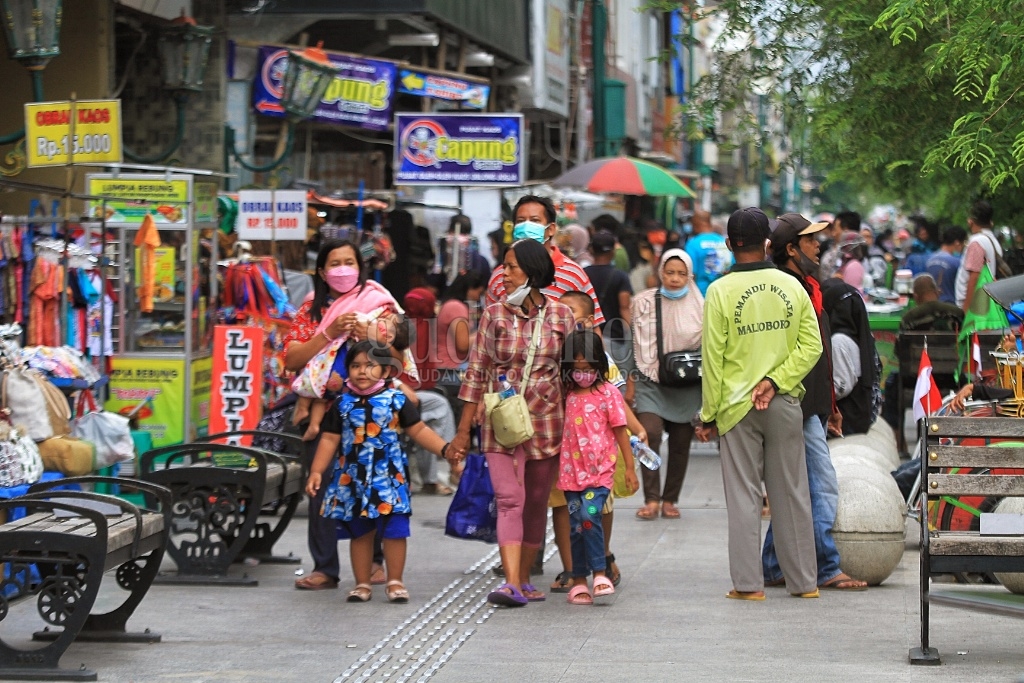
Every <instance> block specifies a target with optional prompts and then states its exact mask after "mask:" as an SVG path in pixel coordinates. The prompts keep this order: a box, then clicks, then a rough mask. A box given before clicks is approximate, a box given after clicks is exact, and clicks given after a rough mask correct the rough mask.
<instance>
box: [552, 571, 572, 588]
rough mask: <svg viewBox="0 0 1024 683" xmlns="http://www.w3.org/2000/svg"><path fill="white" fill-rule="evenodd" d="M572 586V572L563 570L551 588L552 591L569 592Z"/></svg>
mask: <svg viewBox="0 0 1024 683" xmlns="http://www.w3.org/2000/svg"><path fill="white" fill-rule="evenodd" d="M570 588H572V574H570V573H569V572H566V571H563V572H559V573H558V576H556V577H555V580H554V582H552V584H551V588H550V589H549V590H550V591H551V592H552V593H568V592H569V589H570Z"/></svg>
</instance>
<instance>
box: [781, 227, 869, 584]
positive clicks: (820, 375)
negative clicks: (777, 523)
mask: <svg viewBox="0 0 1024 683" xmlns="http://www.w3.org/2000/svg"><path fill="white" fill-rule="evenodd" d="M827 225H828V224H827V223H811V222H810V221H809V220H807V219H806V218H804V217H803V216H801V215H800V214H797V213H787V214H783V215H781V216H779V218H778V219H777V220H776V221H775V224H774V226H773V230H772V235H771V255H772V261H774V262H775V265H776V266H777V267H778V268H779V270H781V271H782V272H783V273H787V274H789V275H792V276H793V277H795V278H796V279H797V280H799V281H800V284H802V285H803V287H804V289H805V290H807V294H808V296H810V298H811V304H812V305H813V306H814V312H815V314H816V315H817V317H818V329H819V331H820V332H821V343H822V347H823V349H824V352H823V353H822V354H821V356H820V357H819V358H818V362H817V364H815V366H814V368H813V369H812V370H811V371H810V373H808V375H807V376H806V377H805V378H804V380H803V385H804V390H805V392H806V393H805V394H804V397H803V399H802V400H801V402H800V407H801V408H802V410H803V416H804V429H803V432H804V444H805V448H804V452H805V454H806V460H807V483H808V488H809V489H810V494H811V518H812V520H813V523H814V548H815V554H816V555H817V559H818V586H819V587H820V588H832V589H837V590H864V589H865V588H867V584H866V583H865V582H863V581H858V580H856V579H853V578H851V577H849V576H847V575H846V574H844V573H843V571H842V570H841V569H840V568H839V551H838V550H837V549H836V544H835V541H834V540H833V538H832V525H833V524H834V523H835V520H836V509H837V507H838V505H839V483H838V481H837V480H836V471H835V469H834V468H833V467H832V459H831V456H830V455H829V449H828V443H827V441H826V433H827V432H832V433H835V434H840V433H842V416H841V414H840V412H839V409H838V407H837V406H836V401H835V394H834V391H833V382H832V343H831V333H830V329H829V318H828V315H826V314H825V311H824V308H823V301H822V294H821V288H820V286H819V285H818V281H817V279H816V276H817V274H818V251H819V245H818V240H817V237H816V235H817V233H818V232H820V231H821V230H824V229H825V227H826V226H827ZM761 566H762V569H763V570H764V583H765V585H766V586H781V585H784V584H785V579H784V578H783V576H782V570H781V568H780V567H779V560H778V557H777V556H776V554H775V545H774V535H773V534H772V527H771V525H769V526H768V535H767V536H766V537H765V541H764V550H763V551H762V553H761Z"/></svg>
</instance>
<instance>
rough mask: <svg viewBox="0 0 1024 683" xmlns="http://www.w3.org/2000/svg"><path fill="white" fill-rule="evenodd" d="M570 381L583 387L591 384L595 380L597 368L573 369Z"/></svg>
mask: <svg viewBox="0 0 1024 683" xmlns="http://www.w3.org/2000/svg"><path fill="white" fill-rule="evenodd" d="M572 381H573V382H576V385H577V386H579V387H583V388H584V389H586V388H587V387H590V386H593V384H594V382H596V381H597V370H573V371H572Z"/></svg>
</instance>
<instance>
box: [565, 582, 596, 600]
mask: <svg viewBox="0 0 1024 683" xmlns="http://www.w3.org/2000/svg"><path fill="white" fill-rule="evenodd" d="M565 601H566V602H568V603H569V604H570V605H593V604H594V598H593V597H592V596H591V595H590V589H589V588H587V585H586V584H585V583H583V584H580V585H578V586H573V587H572V589H570V591H569V597H567V598H566V599H565Z"/></svg>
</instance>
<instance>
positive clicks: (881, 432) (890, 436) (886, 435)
mask: <svg viewBox="0 0 1024 683" xmlns="http://www.w3.org/2000/svg"><path fill="white" fill-rule="evenodd" d="M868 435H869V436H874V437H877V438H879V439H881V440H882V441H885V442H886V443H888V444H890V445H892V447H893V448H896V430H895V429H893V428H892V426H890V425H889V423H888V422H886V421H885V420H883V419H882V418H878V419H876V420H875V421H874V423H872V425H871V429H869V430H868Z"/></svg>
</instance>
